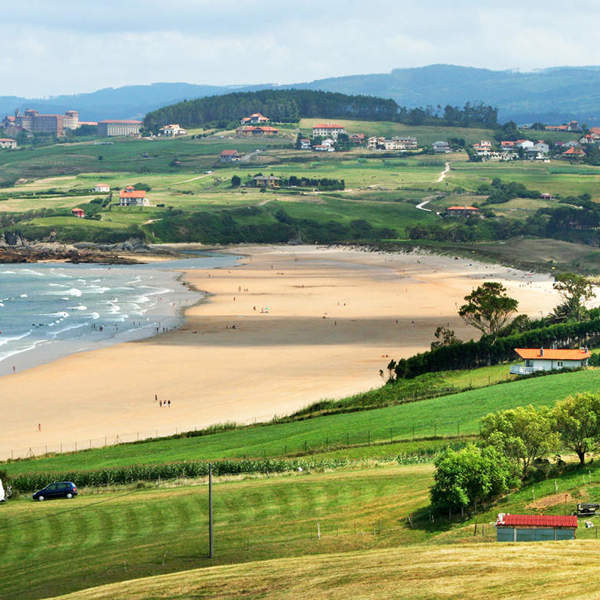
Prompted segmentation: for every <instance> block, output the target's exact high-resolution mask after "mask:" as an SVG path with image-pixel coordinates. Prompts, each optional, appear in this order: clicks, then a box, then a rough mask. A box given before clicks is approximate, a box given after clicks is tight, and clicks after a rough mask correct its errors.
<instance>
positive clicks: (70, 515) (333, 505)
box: [0, 465, 432, 599]
mask: <svg viewBox="0 0 600 600" xmlns="http://www.w3.org/2000/svg"><path fill="white" fill-rule="evenodd" d="M430 477H431V467H430V466H428V465H419V466H414V467H399V466H396V467H382V468H380V469H370V470H363V471H339V472H335V473H314V474H296V475H291V476H288V477H276V478H270V479H256V480H247V481H230V482H222V483H219V484H217V485H216V486H215V493H214V511H215V544H216V548H217V554H216V556H217V559H216V561H214V562H217V563H236V562H245V561H248V560H256V559H264V558H273V557H283V556H299V555H304V554H318V553H322V552H333V551H340V550H345V551H350V550H359V549H360V550H362V549H368V548H376V547H387V546H393V545H397V544H400V543H415V542H423V541H425V540H427V539H428V538H429V537H431V535H432V534H431V533H430V532H428V531H426V530H424V529H421V530H419V529H410V528H408V527H404V526H402V525H401V523H402V521H403V520H404V519H405V518H406V516H407V514H410V513H412V512H413V511H414V510H416V509H417V508H418V507H419V506H422V505H424V504H425V503H426V502H427V493H428V492H427V487H428V485H429V481H430ZM86 492H87V493H86ZM0 508H1V510H0V562H1V564H2V577H1V579H0V597H1V598H15V597H18V598H24V599H25V598H45V597H48V596H53V595H57V594H60V593H65V592H68V591H72V590H75V589H81V588H85V587H90V586H94V585H99V584H101V583H106V582H108V581H119V580H123V579H131V578H134V577H142V576H146V575H150V574H157V573H169V572H173V571H178V570H182V569H189V568H193V567H202V566H207V565H209V564H212V562H211V561H209V560H208V559H207V558H206V555H207V541H208V540H207V535H206V531H207V488H206V485H199V486H198V485H196V486H191V485H187V486H183V487H177V488H174V489H168V488H164V487H160V488H154V487H153V488H149V489H140V490H132V489H126V490H119V491H106V492H102V493H93V492H91V491H88V490H82V494H81V496H80V497H78V498H77V499H75V500H73V501H72V502H68V501H62V502H61V501H54V502H47V503H44V504H39V503H34V502H31V501H30V500H27V499H26V498H23V499H20V500H16V501H11V502H9V503H8V504H7V505H6V506H2V507H0ZM317 523H319V526H320V531H321V538H320V539H318V537H317Z"/></svg>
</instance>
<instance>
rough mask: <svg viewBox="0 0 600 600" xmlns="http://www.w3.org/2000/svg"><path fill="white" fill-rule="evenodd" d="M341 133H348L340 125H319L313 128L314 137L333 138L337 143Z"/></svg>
mask: <svg viewBox="0 0 600 600" xmlns="http://www.w3.org/2000/svg"><path fill="white" fill-rule="evenodd" d="M340 133H346V130H345V129H344V128H343V127H342V126H341V125H339V124H338V123H317V124H316V125H314V126H313V128H312V134H313V137H331V138H333V139H334V140H335V141H337V138H338V135H340Z"/></svg>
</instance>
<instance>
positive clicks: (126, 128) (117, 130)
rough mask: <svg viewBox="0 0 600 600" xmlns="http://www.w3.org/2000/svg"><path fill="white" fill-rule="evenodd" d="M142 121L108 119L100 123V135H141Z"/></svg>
mask: <svg viewBox="0 0 600 600" xmlns="http://www.w3.org/2000/svg"><path fill="white" fill-rule="evenodd" d="M141 127H142V122H141V121H135V120H119V119H106V120H105V121H100V122H99V123H98V135H100V136H103V137H114V136H126V135H139V134H140V129H141Z"/></svg>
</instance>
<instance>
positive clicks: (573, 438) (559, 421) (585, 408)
mask: <svg viewBox="0 0 600 600" xmlns="http://www.w3.org/2000/svg"><path fill="white" fill-rule="evenodd" d="M551 418H552V422H553V425H554V428H555V429H556V430H557V431H558V432H559V434H560V438H561V440H562V442H563V444H564V446H565V447H566V448H569V450H573V452H575V454H577V456H578V457H579V463H580V464H581V465H584V464H585V455H586V454H587V453H588V452H591V451H592V450H594V449H595V448H597V447H598V442H599V440H600V394H592V393H589V392H586V393H583V394H576V395H575V396H569V397H568V398H565V399H564V400H562V401H561V402H559V403H558V404H557V405H556V406H555V407H554V409H553V410H552V413H551Z"/></svg>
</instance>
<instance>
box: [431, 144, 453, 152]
mask: <svg viewBox="0 0 600 600" xmlns="http://www.w3.org/2000/svg"><path fill="white" fill-rule="evenodd" d="M431 147H432V148H433V151H434V152H437V153H438V154H448V152H450V144H448V142H442V141H438V142H433V144H431Z"/></svg>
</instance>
